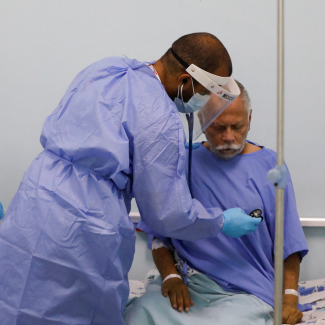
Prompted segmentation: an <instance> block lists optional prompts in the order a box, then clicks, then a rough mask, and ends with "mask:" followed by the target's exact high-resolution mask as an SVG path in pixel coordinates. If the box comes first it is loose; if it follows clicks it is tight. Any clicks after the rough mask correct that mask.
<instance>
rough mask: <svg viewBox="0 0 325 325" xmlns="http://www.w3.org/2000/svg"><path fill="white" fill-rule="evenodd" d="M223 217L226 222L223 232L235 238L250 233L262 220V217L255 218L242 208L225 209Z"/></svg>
mask: <svg viewBox="0 0 325 325" xmlns="http://www.w3.org/2000/svg"><path fill="white" fill-rule="evenodd" d="M223 217H224V223H223V227H222V229H221V232H223V233H224V234H226V235H228V236H230V237H233V238H237V237H240V236H243V235H248V234H250V233H251V232H253V231H254V230H256V229H257V226H258V225H259V224H260V223H261V222H262V218H253V217H251V216H249V215H247V214H246V213H245V212H244V211H243V210H242V209H240V208H232V209H228V210H226V211H224V213H223Z"/></svg>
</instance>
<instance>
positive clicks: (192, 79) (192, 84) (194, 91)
mask: <svg viewBox="0 0 325 325" xmlns="http://www.w3.org/2000/svg"><path fill="white" fill-rule="evenodd" d="M191 81H192V89H193V96H194V95H195V91H194V84H193V78H192V77H191Z"/></svg>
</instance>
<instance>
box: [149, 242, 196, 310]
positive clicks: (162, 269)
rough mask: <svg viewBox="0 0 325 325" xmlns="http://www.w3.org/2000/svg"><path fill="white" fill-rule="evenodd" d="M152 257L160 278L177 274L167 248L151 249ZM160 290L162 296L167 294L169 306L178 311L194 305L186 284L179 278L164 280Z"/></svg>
mask: <svg viewBox="0 0 325 325" xmlns="http://www.w3.org/2000/svg"><path fill="white" fill-rule="evenodd" d="M152 257H153V260H154V262H155V264H156V266H157V269H158V271H159V273H160V275H161V278H162V279H165V278H166V277H167V276H168V275H170V274H178V272H177V269H176V266H175V260H174V256H173V254H172V252H171V251H170V250H169V249H168V248H166V247H161V248H158V249H153V250H152ZM161 292H162V295H163V296H164V297H167V296H169V300H170V304H171V306H172V307H173V308H174V309H177V310H178V311H179V312H182V311H183V309H185V311H189V310H190V307H191V306H194V303H193V302H192V301H191V297H190V293H189V291H188V288H187V286H186V285H185V283H184V281H183V280H181V279H179V278H171V279H168V280H166V281H165V282H164V283H163V284H162V285H161Z"/></svg>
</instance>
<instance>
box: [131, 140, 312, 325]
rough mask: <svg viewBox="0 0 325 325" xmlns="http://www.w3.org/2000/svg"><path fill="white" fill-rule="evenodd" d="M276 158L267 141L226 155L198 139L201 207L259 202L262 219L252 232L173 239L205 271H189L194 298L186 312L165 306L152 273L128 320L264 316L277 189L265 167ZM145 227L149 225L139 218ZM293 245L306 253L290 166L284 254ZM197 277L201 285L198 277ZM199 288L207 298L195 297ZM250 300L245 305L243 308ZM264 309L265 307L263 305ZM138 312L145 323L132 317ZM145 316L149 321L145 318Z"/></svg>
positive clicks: (269, 296) (196, 176) (220, 323)
mask: <svg viewBox="0 0 325 325" xmlns="http://www.w3.org/2000/svg"><path fill="white" fill-rule="evenodd" d="M275 165H276V153H275V152H274V151H272V150H269V149H267V148H262V149H261V150H259V151H257V152H254V153H250V154H245V155H239V156H237V157H235V158H233V159H231V160H227V161H226V160H222V159H220V158H217V157H215V156H214V155H213V154H212V153H211V152H210V151H209V150H208V149H207V148H205V147H204V146H203V145H202V144H199V146H198V148H197V149H194V150H193V169H192V181H193V183H192V188H193V196H194V197H195V198H197V199H198V200H200V202H202V204H203V205H204V206H205V207H206V208H209V207H211V206H219V207H220V208H221V209H229V208H233V207H236V206H240V207H241V208H242V209H243V210H244V211H245V212H246V213H247V214H249V213H251V212H252V211H253V210H255V209H261V210H262V215H263V216H264V221H263V222H262V223H261V224H260V225H259V227H258V228H257V230H256V231H255V232H253V233H251V234H249V235H245V236H242V237H240V238H231V237H228V236H227V235H225V234H223V233H221V234H219V236H218V237H216V238H210V239H202V240H197V241H186V240H176V239H172V240H171V241H172V243H173V246H174V247H175V249H176V250H177V252H178V254H179V255H180V256H181V257H182V258H183V259H186V260H187V263H188V265H189V266H190V267H192V268H194V269H196V270H198V271H199V272H201V273H202V274H200V275H193V276H191V277H190V278H189V288H190V291H191V292H194V293H193V294H191V298H192V299H194V300H195V301H194V302H195V304H196V305H195V306H194V307H193V308H191V311H190V313H189V314H186V313H182V314H179V313H177V312H175V311H174V310H173V309H172V308H171V307H170V303H169V299H168V298H164V297H162V296H161V292H160V289H159V290H158V287H159V285H160V284H161V279H159V278H157V279H155V280H154V281H153V283H152V286H151V284H149V286H148V292H149V293H150V294H148V295H147V296H146V295H145V296H143V298H140V299H138V301H136V302H135V304H134V306H132V308H130V309H129V311H128V315H127V316H126V324H130V325H138V324H139V325H140V324H156V325H160V324H166V323H163V322H160V321H158V320H159V319H160V318H162V317H163V314H167V313H168V314H170V315H169V316H170V317H171V319H173V318H174V322H170V323H171V324H186V325H188V324H196V323H198V322H200V324H201V325H205V324H216V325H224V324H225V325H226V324H236V325H239V324H243V325H248V324H254V325H255V324H268V323H267V322H268V317H266V316H265V315H267V314H268V313H269V312H270V308H271V312H272V307H271V306H273V295H274V291H273V290H274V289H273V287H274V260H273V257H274V245H273V243H274V234H275V222H274V221H275V220H274V217H275V189H274V186H273V185H272V184H271V183H270V182H269V181H268V179H267V172H268V170H270V169H271V168H273V167H274V166H275ZM140 226H141V225H140ZM142 229H144V230H146V231H148V230H149V231H150V228H148V227H146V225H144V224H142ZM295 252H300V254H301V257H303V256H305V255H306V254H307V252H308V247H307V244H306V240H305V236H304V234H303V230H302V227H301V224H300V220H299V216H298V212H297V208H296V201H295V196H294V190H293V185H292V182H291V178H290V175H289V172H288V177H287V187H286V190H285V221H284V259H285V258H287V257H288V256H289V255H291V254H293V253H295ZM198 280H199V281H200V285H198V284H197V281H198ZM159 282H160V284H159ZM214 283H215V284H214ZM204 287H205V288H206V289H204ZM198 293H199V294H200V295H201V296H203V297H205V298H206V299H209V300H210V301H211V302H210V303H206V302H205V301H204V299H200V298H199V296H198V295H197V294H198ZM212 293H213V294H212ZM236 293H237V294H236ZM211 294H212V296H211ZM154 297H155V299H156V301H154V299H153V298H154ZM211 297H214V300H213V298H211ZM141 299H143V301H141ZM148 301H152V304H150V303H149V304H148V303H146V302H148ZM250 304H251V307H250V309H247V308H248V306H249V305H250ZM224 305H225V306H231V308H230V309H229V308H228V309H227V308H226V309H225V308H223V307H222V306H224ZM221 307H222V308H221ZM255 307H256V308H255ZM157 309H158V310H159V311H158V312H157ZM211 309H212V310H211ZM261 309H265V311H264V312H263V313H261ZM213 310H214V312H213ZM222 310H224V312H225V313H224V314H222V313H221V311H222ZM247 311H248V312H247ZM188 315H195V317H188ZM205 315H207V316H205ZM208 315H209V316H208ZM169 316H168V317H169ZM141 317H143V318H142V323H140V322H138V321H136V320H138V319H141ZM209 317H211V318H209ZM200 318H201V320H200V321H198V319H200ZM148 319H153V320H154V321H151V320H150V321H148V322H147V320H148Z"/></svg>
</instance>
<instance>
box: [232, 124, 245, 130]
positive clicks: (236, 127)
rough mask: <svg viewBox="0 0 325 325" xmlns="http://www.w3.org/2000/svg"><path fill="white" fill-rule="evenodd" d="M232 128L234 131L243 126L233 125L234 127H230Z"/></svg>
mask: <svg viewBox="0 0 325 325" xmlns="http://www.w3.org/2000/svg"><path fill="white" fill-rule="evenodd" d="M232 128H233V129H234V130H240V129H242V128H243V125H241V124H235V125H233V126H232Z"/></svg>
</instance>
